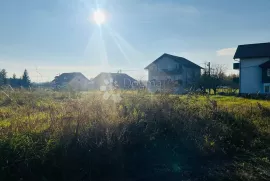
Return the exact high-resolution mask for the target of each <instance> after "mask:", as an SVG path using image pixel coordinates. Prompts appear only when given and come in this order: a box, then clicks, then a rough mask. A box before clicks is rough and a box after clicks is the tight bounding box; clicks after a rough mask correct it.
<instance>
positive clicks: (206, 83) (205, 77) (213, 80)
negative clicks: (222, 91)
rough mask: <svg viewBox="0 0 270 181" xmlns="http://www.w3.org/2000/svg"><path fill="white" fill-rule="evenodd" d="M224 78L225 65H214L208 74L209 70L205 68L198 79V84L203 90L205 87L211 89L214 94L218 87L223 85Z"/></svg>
mask: <svg viewBox="0 0 270 181" xmlns="http://www.w3.org/2000/svg"><path fill="white" fill-rule="evenodd" d="M225 78H226V75H225V67H224V66H222V65H214V66H213V67H212V69H211V71H210V74H209V71H207V69H205V71H204V73H203V74H202V76H201V78H200V80H199V85H200V87H201V89H202V90H203V91H204V92H205V90H206V89H212V90H213V92H214V94H216V93H217V89H218V87H219V86H222V85H224V83H225ZM209 94H210V92H209Z"/></svg>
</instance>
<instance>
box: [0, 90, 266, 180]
mask: <svg viewBox="0 0 270 181" xmlns="http://www.w3.org/2000/svg"><path fill="white" fill-rule="evenodd" d="M120 96H121V101H120V102H115V101H114V100H112V99H110V98H109V99H108V100H105V99H104V97H103V94H102V93H98V92H91V93H90V92H89V93H76V92H72V93H68V92H67V93H65V92H46V91H34V92H27V91H20V92H19V91H9V92H8V93H7V92H5V93H3V92H2V93H1V95H0V168H1V169H0V180H42V181H47V180H65V181H66V180H68V181H69V180H70V181H73V180H74V181H75V180H76V181H77V180H106V181H107V180H112V181H114V180H117V181H119V180H130V181H133V180H134V181H135V180H136V181H137V180H155V181H156V180H270V147H269V146H270V137H269V133H270V102H269V101H261V100H260V101H258V100H249V99H243V98H237V97H225V96H224V97H223V96H211V97H208V96H198V95H185V96H172V95H166V94H160V95H150V94H147V93H144V92H121V93H120Z"/></svg>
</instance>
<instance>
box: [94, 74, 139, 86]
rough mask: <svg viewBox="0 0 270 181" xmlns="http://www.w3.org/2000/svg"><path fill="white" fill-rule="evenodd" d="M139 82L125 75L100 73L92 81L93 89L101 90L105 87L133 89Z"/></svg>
mask: <svg viewBox="0 0 270 181" xmlns="http://www.w3.org/2000/svg"><path fill="white" fill-rule="evenodd" d="M137 85H138V82H137V81H136V80H135V79H134V78H132V77H130V76H129V75H127V74H125V73H105V72H103V73H100V74H98V75H97V76H96V77H95V78H94V79H92V80H91V89H92V90H100V89H102V88H103V87H104V86H105V87H107V88H109V89H110V88H115V89H132V88H135V87H136V86H137Z"/></svg>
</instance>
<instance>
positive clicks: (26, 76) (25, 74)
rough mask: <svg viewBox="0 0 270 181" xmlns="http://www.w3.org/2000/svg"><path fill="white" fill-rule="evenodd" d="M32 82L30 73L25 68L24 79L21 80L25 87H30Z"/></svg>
mask: <svg viewBox="0 0 270 181" xmlns="http://www.w3.org/2000/svg"><path fill="white" fill-rule="evenodd" d="M30 84H31V80H30V78H29V75H28V72H27V70H26V69H25V70H24V72H23V76H22V80H21V85H22V86H23V87H29V86H30Z"/></svg>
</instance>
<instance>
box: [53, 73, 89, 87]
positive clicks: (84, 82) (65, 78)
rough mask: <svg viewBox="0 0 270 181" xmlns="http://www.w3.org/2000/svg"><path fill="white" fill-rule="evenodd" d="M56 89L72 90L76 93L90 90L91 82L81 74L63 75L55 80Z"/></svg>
mask: <svg viewBox="0 0 270 181" xmlns="http://www.w3.org/2000/svg"><path fill="white" fill-rule="evenodd" d="M52 83H53V85H54V87H56V88H70V89H72V90H76V91H85V90H88V87H89V80H88V79H87V78H86V77H85V76H84V75H83V74H82V73H80V72H72V73H62V74H61V75H59V76H56V77H55V78H54V80H53V82H52Z"/></svg>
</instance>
